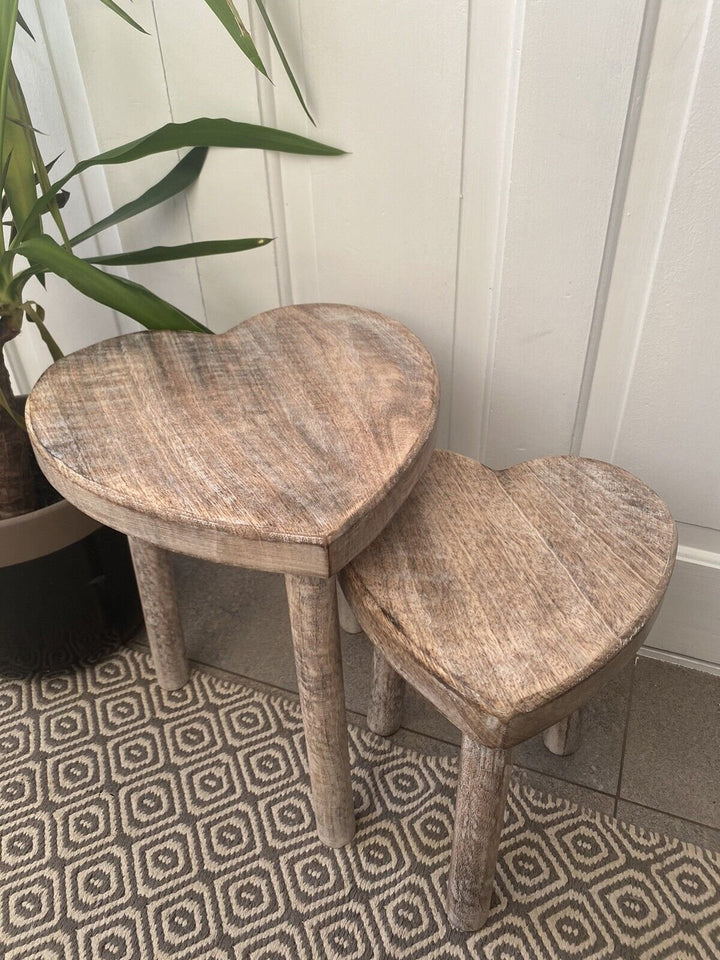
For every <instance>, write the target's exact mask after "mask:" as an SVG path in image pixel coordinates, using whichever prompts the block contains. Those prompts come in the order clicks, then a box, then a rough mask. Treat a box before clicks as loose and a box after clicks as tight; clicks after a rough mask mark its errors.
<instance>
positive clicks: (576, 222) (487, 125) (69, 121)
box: [15, 0, 720, 670]
mask: <svg viewBox="0 0 720 960" xmlns="http://www.w3.org/2000/svg"><path fill="white" fill-rule="evenodd" d="M21 5H22V9H24V10H25V12H26V16H28V17H29V18H35V19H34V21H33V22H35V23H37V24H38V27H44V34H45V36H49V37H52V44H51V54H52V61H53V64H54V68H55V73H56V75H58V76H59V75H61V80H62V84H61V86H62V90H63V92H64V97H63V98H62V103H61V105H62V107H63V108H64V113H63V114H58V113H57V107H58V97H57V94H56V91H55V87H54V84H53V82H52V80H53V78H52V76H48V74H47V72H45V73H42V71H41V70H40V68H39V67H38V66H37V64H38V63H40V62H41V61H42V60H43V58H42V56H40V57H38V58H36V59H34V60H33V64H30V63H28V62H25V64H24V65H23V75H24V76H26V75H27V76H30V75H31V74H32V71H33V70H36V71H39V72H38V73H37V76H38V80H37V82H35V84H34V87H33V93H34V94H35V95H36V97H37V112H38V118H39V119H38V124H39V125H40V126H41V127H43V128H45V127H51V130H52V136H51V139H52V143H53V146H54V144H55V142H60V141H62V142H67V143H69V144H70V145H71V150H70V153H72V152H73V151H74V153H75V154H77V155H78V156H79V155H81V154H86V153H89V152H92V151H93V150H94V149H95V148H96V143H95V141H96V142H97V144H99V146H100V148H102V149H106V148H108V147H111V146H114V145H116V144H118V143H120V142H122V141H124V140H128V139H131V138H133V137H135V136H138V135H139V134H141V133H142V132H145V131H146V130H149V129H151V128H152V127H155V126H158V125H160V124H162V123H164V122H166V121H168V120H170V119H175V120H184V119H188V118H190V117H191V116H194V115H201V114H205V115H216V116H221V115H224V116H230V117H233V118H235V119H242V120H249V121H253V122H258V121H260V122H265V123H268V124H276V125H278V126H282V127H285V128H287V129H291V130H294V131H296V132H299V133H304V134H309V135H312V136H315V137H317V138H318V139H320V140H324V141H326V142H330V143H334V144H336V145H338V146H341V147H344V148H345V149H347V150H348V151H350V153H349V154H348V156H345V157H343V158H339V159H335V158H330V159H327V158H299V157H278V156H270V155H268V156H263V155H262V154H259V153H242V154H241V153H240V152H234V151H215V152H214V154H211V157H210V158H209V160H208V163H207V165H206V169H205V171H204V172H203V175H202V177H201V180H200V182H199V183H198V184H197V185H196V186H195V187H194V188H193V189H192V191H191V192H190V193H189V194H188V197H187V198H186V199H181V200H177V201H176V202H173V203H171V204H168V205H167V207H166V208H163V209H162V210H158V211H155V212H152V213H149V214H146V215H144V216H143V218H142V219H141V220H138V221H137V222H135V223H133V224H128V225H124V226H122V227H121V229H120V230H119V233H117V234H115V235H114V236H113V235H111V236H109V237H103V238H102V242H103V243H104V244H110V246H112V244H122V246H123V247H125V248H131V247H133V246H141V245H142V246H146V245H148V244H149V243H154V242H165V243H167V242H182V241H184V240H188V239H190V238H191V237H192V238H194V239H209V238H211V237H230V236H255V235H268V236H275V237H276V238H277V239H276V241H275V243H274V244H273V245H272V246H271V247H268V248H266V249H264V250H258V251H253V252H251V253H245V254H238V255H234V256H232V257H228V258H216V259H212V260H210V259H207V260H204V261H201V262H199V263H198V264H197V265H195V264H177V263H176V264H172V265H169V266H163V267H153V268H144V270H133V271H132V276H133V277H134V278H135V279H138V280H140V281H141V282H146V283H148V285H151V286H152V287H153V289H155V290H156V291H157V292H159V293H160V294H162V295H164V296H166V297H168V298H169V299H170V300H173V301H174V302H176V303H178V304H179V305H181V306H182V307H183V308H184V309H186V310H188V311H189V312H191V313H193V314H194V315H195V316H197V317H198V319H201V320H203V321H205V322H207V323H208V324H209V325H210V326H211V327H213V329H215V330H218V331H219V330H224V329H227V328H228V327H229V326H231V325H232V324H234V323H235V322H237V321H239V320H241V319H243V318H244V317H247V316H250V315H252V314H253V313H255V312H257V311H259V310H262V309H266V308H268V307H272V306H274V305H277V304H278V303H284V302H292V301H303V300H318V299H319V300H337V301H346V302H354V303H359V304H363V305H367V306H371V307H374V308H376V309H379V310H383V311H385V312H387V313H389V314H392V315H394V316H395V317H397V318H398V319H400V320H402V321H403V322H405V323H407V324H408V325H409V326H410V327H411V328H413V329H414V330H415V331H416V332H417V333H418V334H419V335H420V336H421V337H422V338H423V339H424V340H425V342H426V343H427V345H428V346H429V347H430V349H431V350H432V352H433V354H434V355H435V357H436V359H437V362H438V366H439V369H440V373H441V378H442V383H443V408H442V418H441V442H442V443H444V444H450V445H451V446H452V447H453V448H454V449H458V450H460V451H462V452H464V453H468V454H470V455H472V456H477V457H482V458H483V459H484V460H485V461H486V462H487V463H489V464H490V465H492V466H496V467H500V466H506V465H509V464H511V463H514V462H517V461H518V460H521V459H524V458H526V457H529V456H535V455H540V454H544V453H566V452H574V453H582V454H584V455H589V456H597V457H601V458H603V459H607V460H612V461H613V462H616V463H619V464H621V465H622V466H624V467H627V468H629V469H630V470H633V471H634V472H636V473H637V474H639V475H640V476H641V477H643V478H644V479H646V480H647V481H648V482H649V483H650V484H651V485H653V486H654V487H655V488H656V489H657V490H658V491H659V492H660V493H661V494H662V495H663V496H664V497H665V498H666V499H667V500H668V502H669V504H670V506H671V508H672V510H673V512H674V514H675V516H676V517H677V518H678V520H679V522H680V526H679V529H680V544H681V547H680V554H679V556H680V559H679V563H678V568H677V573H676V575H675V578H674V580H673V583H672V585H671V587H670V590H669V592H668V596H667V599H666V603H665V606H664V608H663V611H662V613H661V616H660V618H659V620H658V622H657V624H656V626H655V628H654V630H653V633H652V635H651V637H650V639H649V652H650V653H651V654H654V655H659V656H669V657H675V658H680V659H682V660H683V662H695V663H698V664H700V665H703V666H705V667H706V668H709V669H713V668H715V669H718V670H720V628H719V627H718V624H720V589H718V588H720V532H718V531H719V530H720V496H719V486H718V477H719V476H720V444H718V442H717V437H716V431H715V430H714V425H715V424H716V423H717V421H718V418H719V416H720V409H719V407H720V389H719V388H718V386H717V373H716V371H717V367H718V360H719V354H720V336H719V334H718V330H719V329H720V327H719V326H718V323H717V315H718V312H719V311H718V308H719V307H720V302H719V298H720V285H718V283H717V279H716V277H717V266H718V263H719V262H720V230H718V227H717V224H718V223H720V159H719V158H720V151H718V144H719V143H720V123H719V120H718V116H719V115H718V112H717V108H716V100H717V90H718V88H719V87H720V0H715V2H713V0H604V2H603V3H601V4H598V3H595V2H591V0H574V2H570V0H363V2H362V3H361V2H358V0H347V2H344V3H328V2H327V0H302V2H301V0H268V4H267V5H268V8H269V10H270V12H271V15H272V16H273V17H274V20H275V22H276V26H277V28H278V31H279V33H280V35H281V37H282V39H283V41H284V43H285V45H286V49H287V51H288V53H289V54H290V56H291V59H292V62H293V64H294V65H295V67H296V68H297V72H298V75H299V76H300V78H301V81H302V82H304V84H305V87H306V89H307V92H308V98H309V102H310V105H311V108H312V109H313V111H314V112H315V115H316V117H317V119H318V128H317V130H313V129H312V128H311V127H310V125H309V123H307V121H306V120H305V118H304V115H303V114H302V112H301V110H300V108H299V106H298V104H297V103H296V102H295V100H294V96H293V94H292V92H291V90H290V89H289V85H288V84H287V82H286V81H285V78H284V76H283V74H282V71H281V69H280V68H279V64H277V63H276V62H275V61H274V58H271V59H272V60H273V63H274V70H273V73H274V76H275V77H276V81H277V85H276V86H275V87H272V86H270V85H269V84H267V83H266V82H264V81H262V80H261V79H259V78H258V77H256V75H255V74H254V72H253V70H252V68H251V67H250V66H249V65H248V64H247V63H246V61H245V60H244V59H243V58H242V57H240V55H239V54H238V53H237V51H236V50H235V48H234V46H233V44H232V42H231V41H230V40H229V39H228V38H227V37H226V36H225V35H224V33H223V31H222V29H221V28H220V27H219V26H218V24H217V23H216V22H215V20H214V18H213V17H212V15H211V14H210V13H209V12H208V11H207V9H206V7H205V4H203V3H201V2H200V0H135V3H134V4H133V8H132V12H133V15H134V16H136V18H137V19H138V20H140V22H142V23H143V24H144V25H145V26H146V27H147V29H148V30H149V31H150V32H151V34H152V36H150V37H141V36H139V35H137V34H136V33H135V32H134V31H132V30H130V29H129V28H127V27H125V26H124V25H123V24H122V23H121V22H120V21H118V20H117V19H116V18H115V17H113V15H112V14H111V13H110V12H109V11H108V10H107V9H106V8H105V7H104V6H103V5H101V4H99V3H92V2H89V0H66V10H67V12H66V10H65V7H64V6H63V4H61V3H59V2H58V0H21ZM36 5H37V7H38V8H39V10H40V13H41V15H42V23H40V22H38V18H37V16H36V12H35V6H36ZM246 10H247V8H246ZM253 10H254V5H253ZM247 13H248V16H249V19H250V20H251V21H252V22H253V23H254V24H255V26H256V27H258V26H259V24H258V23H257V22H256V21H257V16H256V15H254V16H253V15H252V11H249V10H247ZM41 32H42V31H41ZM257 33H258V36H259V37H262V36H263V34H262V30H261V29H258V30H257ZM265 49H267V47H265ZM41 52H42V51H41ZM19 66H20V65H19ZM31 99H32V98H31ZM58 116H59V117H60V118H61V119H60V120H58V119H52V118H53V117H55V118H57V117H58ZM63 116H64V122H62V117H63ZM46 118H50V119H46ZM175 159H176V158H175V157H162V158H153V159H148V160H146V161H142V162H141V163H138V164H135V165H134V166H133V167H127V168H118V167H116V168H112V169H110V170H108V172H107V180H106V181H103V180H102V178H101V177H99V176H98V175H97V174H96V175H95V176H94V177H93V178H92V179H88V181H86V183H85V194H84V197H80V198H78V200H79V204H78V211H77V213H76V216H77V218H78V220H82V218H83V217H84V216H87V215H90V210H92V214H93V215H94V216H99V215H101V213H104V212H106V210H107V209H108V207H109V205H110V204H112V205H113V206H117V205H118V204H120V203H122V202H125V201H127V200H128V199H130V198H131V197H133V196H135V195H136V194H137V193H139V192H140V190H141V189H142V188H143V187H144V186H145V185H146V184H148V183H150V182H152V181H153V180H155V179H157V178H159V177H160V176H161V175H162V174H163V173H164V172H166V171H167V170H168V169H169V168H170V166H171V165H172V164H173V163H174V162H175ZM83 203H84V204H85V206H86V207H88V208H90V209H88V210H85V209H84V208H83ZM49 299H50V302H51V304H52V306H53V312H54V313H55V314H57V316H59V317H62V319H60V320H58V323H57V324H56V326H55V329H57V330H58V336H59V338H60V339H61V340H62V341H63V343H64V344H65V345H67V346H68V348H73V347H75V346H77V345H79V344H80V343H81V342H85V341H89V340H91V339H95V338H97V337H98V336H105V335H108V333H110V332H113V331H114V330H115V329H120V328H122V329H127V328H129V326H130V325H129V323H128V321H125V320H122V319H118V318H113V317H112V316H110V315H105V314H106V313H107V312H105V313H103V311H99V310H98V308H96V307H95V306H93V305H90V304H85V305H82V304H81V303H80V302H79V298H75V297H74V295H69V294H67V293H63V294H61V293H60V292H59V290H57V289H55V288H52V289H51V290H50V291H49ZM15 361H16V364H15V369H16V373H17V379H18V381H19V382H22V383H24V384H25V385H27V384H29V382H31V381H32V379H33V378H34V376H35V375H36V374H37V371H38V369H39V361H38V354H37V351H36V345H35V344H33V343H32V342H30V340H29V339H27V338H24V342H22V343H20V344H19V350H18V352H17V354H16V356H15Z"/></svg>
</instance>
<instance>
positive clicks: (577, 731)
mask: <svg viewBox="0 0 720 960" xmlns="http://www.w3.org/2000/svg"><path fill="white" fill-rule="evenodd" d="M582 715H583V712H582V709H580V710H574V711H573V712H572V713H570V714H568V715H567V717H563V719H562V720H558V722H557V723H554V724H553V725H552V726H551V727H548V728H547V730H545V732H544V733H543V743H544V744H545V746H546V747H547V748H548V750H549V751H550V753H554V754H556V755H557V756H558V757H569V756H570V754H571V753H575V751H576V750H577V748H578V747H579V746H580V740H581V738H582Z"/></svg>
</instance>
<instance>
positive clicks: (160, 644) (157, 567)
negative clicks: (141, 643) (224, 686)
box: [130, 537, 189, 690]
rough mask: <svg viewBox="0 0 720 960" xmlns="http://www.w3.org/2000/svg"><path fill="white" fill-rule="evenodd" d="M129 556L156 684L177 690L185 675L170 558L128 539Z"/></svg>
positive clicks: (185, 663) (181, 635)
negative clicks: (143, 617) (137, 590)
mask: <svg viewBox="0 0 720 960" xmlns="http://www.w3.org/2000/svg"><path fill="white" fill-rule="evenodd" d="M130 552H131V553H132V560H133V566H134V567H135V574H136V577H137V582H138V589H139V591H140V599H141V601H142V608H143V614H144V616H145V628H146V629H147V635H148V641H149V643H150V652H151V653H152V658H153V663H154V664H155V673H156V675H157V681H158V683H159V684H160V686H161V687H162V688H163V689H164V690H177V689H179V688H180V687H182V686H184V685H185V684H186V683H187V682H188V678H189V671H188V664H187V658H186V656H185V644H184V643H183V633H182V624H181V623H180V611H179V610H178V604H177V596H176V593H175V584H174V580H173V572H172V561H171V558H170V555H169V554H168V553H167V552H166V551H165V550H162V549H161V548H160V547H156V546H154V544H152V543H145V542H144V541H143V540H138V539H137V538H136V537H130Z"/></svg>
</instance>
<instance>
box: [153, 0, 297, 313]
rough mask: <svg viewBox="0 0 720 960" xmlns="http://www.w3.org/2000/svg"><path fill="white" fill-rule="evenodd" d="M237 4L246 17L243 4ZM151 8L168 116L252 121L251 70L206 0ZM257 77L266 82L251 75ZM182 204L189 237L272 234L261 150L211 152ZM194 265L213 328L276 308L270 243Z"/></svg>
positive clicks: (256, 118) (255, 117) (161, 2)
mask: <svg viewBox="0 0 720 960" xmlns="http://www.w3.org/2000/svg"><path fill="white" fill-rule="evenodd" d="M239 6H240V9H241V10H242V13H243V16H245V19H246V22H249V21H248V18H247V9H246V6H245V5H244V4H242V5H240V4H239ZM155 11H156V16H157V30H158V35H159V37H160V42H161V47H162V56H163V63H164V66H165V75H166V80H167V87H168V96H169V101H170V108H171V113H172V117H173V119H174V120H175V121H176V122H183V121H186V120H192V119H194V118H195V117H229V118H230V119H232V120H242V121H245V122H246V123H259V122H260V114H259V109H258V95H257V88H256V72H255V70H254V68H253V66H252V64H251V63H250V62H249V61H248V60H247V59H246V58H245V57H244V56H242V54H241V53H240V52H239V51H238V49H237V47H236V46H235V44H234V43H233V41H232V39H231V38H230V37H229V36H228V35H227V33H226V32H225V30H224V29H223V27H222V25H221V24H220V22H219V21H218V20H217V18H216V17H215V16H214V15H213V14H212V12H211V11H210V10H209V9H208V8H207V6H206V5H205V4H204V3H198V2H197V0H155ZM190 46H192V49H193V55H192V56H191V57H189V56H188V49H189V47H190ZM277 81H278V83H284V77H283V76H282V75H281V74H278V76H277ZM257 82H258V83H264V84H266V85H267V86H268V87H271V85H270V83H269V81H267V80H263V79H262V78H261V77H259V76H257ZM298 115H302V113H301V109H300V106H299V105H298V106H297V111H296V118H297V116H298ZM188 208H189V213H190V224H191V229H192V235H193V239H195V240H214V239H224V238H228V239H229V238H232V237H272V236H273V235H274V234H273V229H272V221H271V216H270V208H269V197H268V190H267V181H266V173H265V163H264V158H263V153H262V151H259V150H230V149H227V150H225V149H213V150H211V151H210V153H209V155H208V159H207V161H206V163H205V167H204V168H203V171H202V174H201V175H200V179H199V181H198V182H197V184H196V185H195V186H194V187H193V189H192V190H191V191H190V193H189V194H188ZM280 242H282V240H281V241H280ZM193 268H194V265H193ZM198 270H199V277H200V282H201V285H202V292H203V299H204V302H205V308H206V315H207V321H208V324H209V325H210V326H211V328H212V329H213V330H216V331H221V330H227V329H228V328H229V327H232V326H234V325H235V324H236V323H238V322H239V321H241V320H245V319H246V318H247V317H250V316H252V315H253V314H255V313H258V312H260V311H261V310H267V309H269V308H270V307H274V306H277V288H276V279H275V256H274V251H273V249H272V247H267V248H265V249H258V250H252V251H246V252H243V253H237V254H230V255H229V256H224V257H207V258H203V259H201V260H199V261H198Z"/></svg>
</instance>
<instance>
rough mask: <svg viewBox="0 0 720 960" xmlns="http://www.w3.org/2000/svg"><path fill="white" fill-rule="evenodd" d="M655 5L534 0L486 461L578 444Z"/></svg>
mask: <svg viewBox="0 0 720 960" xmlns="http://www.w3.org/2000/svg"><path fill="white" fill-rule="evenodd" d="M642 13H643V4H642V2H640V0H633V2H628V0H606V2H604V3H602V4H590V3H551V2H546V0H535V2H529V3H527V5H526V9H525V23H524V30H523V35H522V37H523V39H522V61H521V65H520V77H519V89H518V97H517V111H516V116H515V121H514V146H513V153H512V170H511V175H510V176H511V187H510V196H509V202H508V210H507V224H506V228H505V235H504V243H505V249H504V251H503V254H502V259H503V267H502V275H501V278H500V285H501V289H500V291H499V301H498V306H497V311H498V316H497V335H496V342H495V344H494V363H493V370H492V387H491V397H490V410H489V415H488V425H487V432H486V436H485V439H484V448H483V459H485V461H486V462H487V463H488V464H489V465H491V466H507V465H508V464H511V463H514V462H516V461H518V460H522V459H526V458H528V457H532V456H538V455H542V454H547V453H566V452H568V450H569V447H570V440H571V435H572V428H573V421H574V416H575V405H576V401H577V395H578V391H579V387H580V381H581V377H582V370H583V364H584V359H585V348H586V343H587V337H588V330H589V325H590V321H591V319H592V313H593V304H594V300H595V292H596V288H597V281H598V274H599V270H600V264H601V261H602V255H603V246H604V241H605V233H606V229H607V222H608V215H609V212H610V205H611V201H612V195H613V188H614V185H615V176H616V171H617V160H618V154H619V151H620V144H621V140H622V135H623V128H624V123H625V115H626V112H627V106H628V97H629V93H630V86H631V82H632V76H633V69H634V65H635V55H636V50H637V44H638V38H639V33H640V26H641V22H642Z"/></svg>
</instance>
